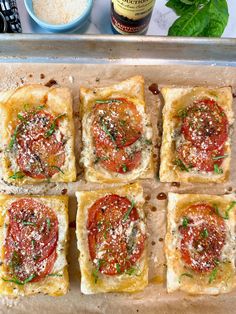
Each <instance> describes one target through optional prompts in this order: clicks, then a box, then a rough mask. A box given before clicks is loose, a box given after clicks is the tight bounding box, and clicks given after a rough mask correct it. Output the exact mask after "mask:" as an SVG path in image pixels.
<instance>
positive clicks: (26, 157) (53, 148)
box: [16, 111, 65, 179]
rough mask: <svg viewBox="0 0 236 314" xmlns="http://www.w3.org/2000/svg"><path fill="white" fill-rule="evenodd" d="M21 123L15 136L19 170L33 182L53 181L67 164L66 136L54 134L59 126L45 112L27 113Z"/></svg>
mask: <svg viewBox="0 0 236 314" xmlns="http://www.w3.org/2000/svg"><path fill="white" fill-rule="evenodd" d="M22 120H23V122H21V123H20V124H19V125H18V127H17V130H18V132H17V136H16V141H17V144H18V146H17V164H18V165H19V167H20V170H21V171H22V172H23V173H24V174H25V175H27V176H29V177H32V178H37V179H45V178H50V177H52V176H53V175H54V174H56V173H58V172H59V171H60V168H61V167H62V166H63V164H64V162H65V150H64V145H63V141H62V139H63V136H62V134H61V133H60V132H59V131H57V132H58V134H57V135H56V134H55V133H54V131H56V130H57V127H58V123H59V122H58V121H57V120H56V121H55V119H54V118H53V117H52V115H50V114H49V113H47V112H45V111H39V112H36V113H25V114H24V115H22V116H21V121H22ZM52 126H53V127H52Z"/></svg>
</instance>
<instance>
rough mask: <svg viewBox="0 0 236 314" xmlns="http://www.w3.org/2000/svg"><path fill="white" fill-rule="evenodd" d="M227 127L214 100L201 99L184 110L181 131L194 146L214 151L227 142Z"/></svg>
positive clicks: (226, 120)
mask: <svg viewBox="0 0 236 314" xmlns="http://www.w3.org/2000/svg"><path fill="white" fill-rule="evenodd" d="M228 125H229V124H228V119H227V116H226V114H225V112H224V110H223V109H222V108H221V107H220V106H219V105H218V104H217V103H216V102H215V101H214V100H211V99H202V100H200V101H195V102H194V103H193V104H192V105H190V106H189V107H188V108H187V109H186V116H185V117H184V118H183V124H182V129H181V131H182V134H183V135H184V137H185V139H186V140H188V141H190V142H192V144H193V145H194V146H196V147H200V148H201V149H204V150H214V149H218V148H219V147H221V146H222V145H223V144H224V143H225V141H226V140H227V138H228Z"/></svg>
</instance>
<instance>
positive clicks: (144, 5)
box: [112, 0, 155, 20]
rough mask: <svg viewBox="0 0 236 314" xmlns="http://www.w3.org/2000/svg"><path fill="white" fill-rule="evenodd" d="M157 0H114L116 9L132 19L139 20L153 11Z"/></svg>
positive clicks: (113, 3)
mask: <svg viewBox="0 0 236 314" xmlns="http://www.w3.org/2000/svg"><path fill="white" fill-rule="evenodd" d="M154 3H155V0H112V5H113V8H114V11H115V12H116V13H117V14H119V15H121V16H124V17H126V18H128V19H130V20H139V19H142V18H144V17H145V16H147V15H149V14H150V13H151V12H152V9H153V6H154Z"/></svg>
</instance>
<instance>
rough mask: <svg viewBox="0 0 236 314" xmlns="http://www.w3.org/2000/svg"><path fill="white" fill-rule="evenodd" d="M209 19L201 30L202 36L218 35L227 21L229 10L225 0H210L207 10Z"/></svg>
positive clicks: (221, 32)
mask: <svg viewBox="0 0 236 314" xmlns="http://www.w3.org/2000/svg"><path fill="white" fill-rule="evenodd" d="M208 14H209V17H210V21H209V23H208V25H207V27H206V28H205V29H204V30H203V33H202V36H206V37H220V36H221V35H222V34H223V32H224V30H225V27H226V25H227V23H228V19H229V12H228V5H227V1H226V0H211V1H210V3H209V11H208Z"/></svg>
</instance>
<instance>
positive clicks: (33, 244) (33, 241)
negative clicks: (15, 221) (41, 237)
mask: <svg viewBox="0 0 236 314" xmlns="http://www.w3.org/2000/svg"><path fill="white" fill-rule="evenodd" d="M31 243H32V247H33V248H34V247H35V240H34V239H33V240H32V241H31Z"/></svg>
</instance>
